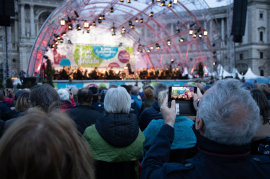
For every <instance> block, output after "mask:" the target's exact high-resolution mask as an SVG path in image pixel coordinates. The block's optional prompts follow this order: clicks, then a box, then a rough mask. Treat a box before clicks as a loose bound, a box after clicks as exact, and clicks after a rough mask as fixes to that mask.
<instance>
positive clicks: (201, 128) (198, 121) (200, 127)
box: [195, 117, 204, 135]
mask: <svg viewBox="0 0 270 179" xmlns="http://www.w3.org/2000/svg"><path fill="white" fill-rule="evenodd" d="M195 129H196V130H197V131H199V132H200V134H201V135H203V134H204V122H203V119H202V118H201V117H197V118H196V121H195Z"/></svg>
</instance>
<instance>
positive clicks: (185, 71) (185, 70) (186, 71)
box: [182, 67, 188, 76]
mask: <svg viewBox="0 0 270 179" xmlns="http://www.w3.org/2000/svg"><path fill="white" fill-rule="evenodd" d="M185 75H188V70H187V67H185V69H184V72H183V74H182V76H185Z"/></svg>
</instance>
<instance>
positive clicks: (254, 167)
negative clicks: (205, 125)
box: [141, 124, 270, 179]
mask: <svg viewBox="0 0 270 179" xmlns="http://www.w3.org/2000/svg"><path fill="white" fill-rule="evenodd" d="M194 132H195V133H196V136H197V140H198V149H199V153H198V154H197V155H196V156H195V157H194V158H192V159H188V160H186V161H185V162H184V163H183V164H181V163H168V160H169V155H170V146H171V145H172V142H173V139H174V129H173V128H172V127H171V126H169V125H167V124H165V125H163V126H162V128H161V129H160V131H159V133H158V135H157V137H156V138H155V141H154V143H153V144H152V146H151V148H150V150H149V152H148V155H147V156H146V159H145V160H144V163H143V166H142V172H141V179H145V178H147V179H151V178H155V179H156V178H158V179H163V178H164V179H165V178H166V179H167V178H173V179H175V178H196V179H201V178H207V179H212V178H213V179H217V178H218V179H223V178H224V179H228V178H230V179H234V178H244V179H264V178H270V170H269V168H270V158H269V156H263V155H260V156H259V155H256V156H252V155H250V152H249V149H250V148H249V144H246V145H239V146H237V145H224V144H219V143H216V142H214V141H211V140H209V139H207V138H205V137H203V136H201V135H200V134H198V132H197V131H194Z"/></svg>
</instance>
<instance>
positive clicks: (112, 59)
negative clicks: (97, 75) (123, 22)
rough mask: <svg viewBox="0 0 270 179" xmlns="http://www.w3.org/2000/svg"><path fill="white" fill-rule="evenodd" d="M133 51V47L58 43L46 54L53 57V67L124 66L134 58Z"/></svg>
mask: <svg viewBox="0 0 270 179" xmlns="http://www.w3.org/2000/svg"><path fill="white" fill-rule="evenodd" d="M133 52H134V50H133V47H113V46H93V45H78V44H59V45H58V49H54V50H51V55H50V54H48V56H49V57H50V59H51V58H52V57H53V59H54V60H53V62H52V63H53V66H54V67H60V66H74V67H78V66H82V67H125V65H126V63H127V62H129V61H130V60H131V58H135V57H134V54H133ZM48 53H50V52H48Z"/></svg>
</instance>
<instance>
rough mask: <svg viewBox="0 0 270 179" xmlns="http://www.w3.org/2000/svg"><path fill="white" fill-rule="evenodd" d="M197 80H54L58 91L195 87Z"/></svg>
mask: <svg viewBox="0 0 270 179" xmlns="http://www.w3.org/2000/svg"><path fill="white" fill-rule="evenodd" d="M197 80H198V79H196V80H192V79H189V80H72V82H70V81H69V80H54V81H53V83H54V86H55V88H57V89H61V88H72V87H77V88H85V87H90V86H96V87H106V88H109V86H110V85H111V84H116V85H132V86H134V85H135V84H136V83H138V87H139V88H141V90H142V87H143V85H144V84H148V85H151V86H154V85H156V84H158V83H164V84H166V85H184V84H186V83H188V84H190V85H195V83H196V81H197Z"/></svg>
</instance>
